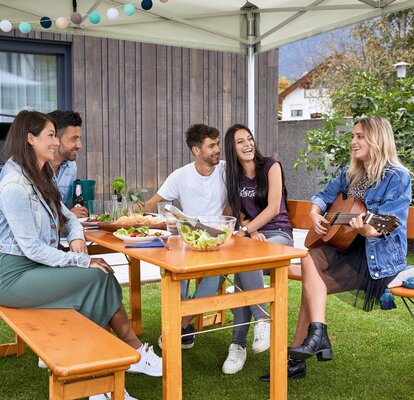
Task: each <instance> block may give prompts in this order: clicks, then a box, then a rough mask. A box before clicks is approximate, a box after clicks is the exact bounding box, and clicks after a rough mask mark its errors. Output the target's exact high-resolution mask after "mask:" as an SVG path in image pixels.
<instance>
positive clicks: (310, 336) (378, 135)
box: [289, 117, 411, 363]
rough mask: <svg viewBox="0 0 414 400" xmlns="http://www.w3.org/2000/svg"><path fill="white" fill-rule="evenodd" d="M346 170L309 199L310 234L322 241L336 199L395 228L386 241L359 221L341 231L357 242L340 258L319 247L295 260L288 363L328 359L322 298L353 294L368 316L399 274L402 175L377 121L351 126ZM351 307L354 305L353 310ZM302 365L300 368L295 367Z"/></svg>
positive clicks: (404, 200) (403, 244)
mask: <svg viewBox="0 0 414 400" xmlns="http://www.w3.org/2000/svg"><path fill="white" fill-rule="evenodd" d="M350 153H351V162H350V165H349V168H345V169H344V170H343V171H342V172H341V174H340V176H339V177H337V178H334V179H332V180H331V181H330V182H329V183H328V185H327V187H326V188H325V189H324V190H322V191H320V192H319V193H318V194H317V195H316V196H314V197H312V198H311V204H312V206H311V213H310V218H311V220H312V228H311V229H314V230H315V232H316V233H317V234H321V235H323V234H325V233H326V232H327V229H326V228H325V227H324V226H323V225H322V223H328V221H327V220H326V219H325V218H324V216H323V214H324V212H325V211H326V209H327V207H328V205H329V204H331V203H333V202H334V200H335V198H336V197H337V195H338V194H340V193H343V194H345V195H346V196H347V197H353V198H356V199H358V200H361V201H362V202H363V203H364V204H365V206H366V208H367V210H368V211H370V212H372V213H374V214H392V215H394V216H396V217H398V219H399V225H398V227H397V228H396V229H395V230H394V231H392V232H390V233H387V234H383V233H381V232H378V231H377V230H376V229H375V228H374V227H373V226H371V225H369V224H364V222H363V219H364V216H365V214H360V215H359V216H358V217H356V218H353V219H352V220H351V221H350V223H349V225H350V226H351V227H352V229H353V230H354V231H355V232H356V233H357V234H358V235H357V236H356V238H355V240H354V241H353V242H352V244H351V245H350V246H349V247H348V248H347V249H346V250H339V249H337V248H334V247H332V246H329V245H324V246H320V247H316V248H312V249H310V250H309V255H308V256H307V257H306V258H305V259H303V260H302V302H301V308H300V313H299V319H298V323H297V327H296V335H295V337H294V340H293V343H292V347H290V348H289V356H290V357H292V358H294V359H296V360H305V359H307V358H309V357H311V356H313V355H317V357H318V360H319V361H323V360H330V359H331V358H332V349H331V343H330V341H329V338H328V333H327V326H326V324H325V308H326V300H327V295H328V294H331V293H339V292H349V291H355V295H356V296H357V299H358V298H359V299H360V300H362V304H361V306H362V308H363V309H364V310H366V311H370V310H371V309H372V307H373V306H374V305H375V304H378V301H379V299H380V297H381V295H382V294H383V293H384V291H385V289H386V288H387V286H388V283H389V282H391V280H392V279H394V277H395V276H396V275H397V274H398V273H399V272H400V271H401V270H403V269H404V268H405V267H406V252H407V238H406V229H407V218H408V207H409V205H410V203H411V178H410V173H409V172H408V170H407V169H406V168H404V167H403V166H402V165H401V163H400V161H399V159H398V156H397V150H396V147H395V142H394V135H393V131H392V128H391V125H390V123H389V122H388V120H386V119H385V118H380V117H362V118H360V119H359V120H357V121H356V122H355V124H354V128H353V131H352V139H351V143H350ZM357 299H354V300H355V302H354V305H356V304H357V302H356V300H357ZM303 363H304V361H303Z"/></svg>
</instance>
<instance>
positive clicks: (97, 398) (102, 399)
mask: <svg viewBox="0 0 414 400" xmlns="http://www.w3.org/2000/svg"><path fill="white" fill-rule="evenodd" d="M89 400H111V393H103V394H96V395H94V396H89ZM124 400H138V399H137V398H136V397H132V396H130V395H129V393H128V392H127V391H126V390H125V395H124Z"/></svg>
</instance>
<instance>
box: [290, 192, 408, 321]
mask: <svg viewBox="0 0 414 400" xmlns="http://www.w3.org/2000/svg"><path fill="white" fill-rule="evenodd" d="M310 209H311V205H310V202H309V201H304V200H289V201H288V210H289V218H290V221H291V223H292V226H293V228H298V229H309V228H310V226H311V224H312V223H311V220H310V217H309V213H310ZM407 239H414V207H410V209H409V212H408V221H407ZM289 279H294V280H297V281H300V280H302V276H301V270H300V265H298V264H297V265H296V264H292V265H290V267H289ZM390 291H391V293H392V294H393V295H394V296H399V297H401V298H402V300H403V302H404V304H405V306H406V307H407V309H408V311H409V313H410V315H411V317H412V318H413V319H414V313H413V311H412V310H411V309H410V307H409V304H408V303H407V300H408V301H410V302H411V303H412V304H414V302H413V300H411V299H412V298H414V289H408V288H406V287H403V286H398V287H394V288H391V289H390Z"/></svg>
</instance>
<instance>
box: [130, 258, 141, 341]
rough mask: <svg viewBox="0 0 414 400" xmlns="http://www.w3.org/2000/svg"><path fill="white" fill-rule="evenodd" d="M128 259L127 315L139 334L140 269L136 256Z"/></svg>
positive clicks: (138, 334) (139, 334)
mask: <svg viewBox="0 0 414 400" xmlns="http://www.w3.org/2000/svg"><path fill="white" fill-rule="evenodd" d="M128 259H129V266H128V268H129V315H130V318H131V324H132V329H133V330H134V332H135V333H136V334H137V336H141V334H142V312H141V269H140V261H139V260H137V259H136V258H128Z"/></svg>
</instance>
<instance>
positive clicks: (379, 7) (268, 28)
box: [0, 0, 414, 53]
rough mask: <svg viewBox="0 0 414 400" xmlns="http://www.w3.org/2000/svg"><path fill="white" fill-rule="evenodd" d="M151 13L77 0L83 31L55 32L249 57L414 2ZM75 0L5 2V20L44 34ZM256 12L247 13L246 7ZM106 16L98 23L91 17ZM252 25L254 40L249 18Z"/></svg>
mask: <svg viewBox="0 0 414 400" xmlns="http://www.w3.org/2000/svg"><path fill="white" fill-rule="evenodd" d="M152 2H153V7H152V8H151V9H150V10H149V11H144V10H143V9H142V8H141V0H139V1H131V3H132V4H134V5H135V6H136V8H137V12H136V13H135V14H134V15H133V16H126V15H125V14H124V12H123V6H124V5H125V4H127V3H129V2H128V1H124V0H117V1H114V0H77V11H78V12H79V13H80V14H82V15H83V16H84V18H83V22H82V24H81V25H80V26H79V27H74V25H73V24H71V25H70V26H69V27H68V28H67V29H65V30H63V31H62V30H59V29H58V28H56V26H55V24H53V25H52V27H51V28H50V29H49V30H50V31H59V32H61V33H64V32H67V33H73V34H82V35H93V36H103V37H108V38H117V39H127V40H133V41H141V42H150V43H158V44H164V45H172V46H183V47H192V48H202V49H210V50H221V51H230V52H238V53H246V49H247V48H248V45H249V44H250V45H254V52H255V53H257V52H263V51H267V50H270V49H273V48H276V47H279V46H281V45H283V44H287V43H289V42H293V41H296V40H299V39H302V38H305V37H309V36H312V35H315V34H318V33H321V32H324V31H327V30H331V29H335V28H339V27H342V26H345V25H349V24H352V23H355V22H358V21H361V20H364V19H368V18H372V17H376V16H379V15H382V14H384V13H389V12H395V11H399V10H403V9H407V8H411V7H414V0H251V3H253V4H250V5H249V3H248V4H247V5H246V0H152ZM72 4H73V0H59V1H56V0H36V1H28V0H13V1H6V0H0V20H2V19H8V20H10V21H11V22H12V23H13V26H14V27H15V28H17V27H18V24H19V22H23V21H26V22H30V23H31V25H32V28H33V29H34V30H43V28H41V27H40V24H39V19H40V18H41V17H43V16H48V17H49V18H50V19H51V20H52V21H55V20H56V19H57V18H58V17H66V18H67V19H68V20H69V18H70V16H71V14H72V12H73V6H72ZM245 5H246V7H247V8H248V9H249V8H250V10H251V11H250V12H249V11H248V10H246V9H244V6H245ZM111 7H115V8H117V9H118V11H119V17H118V18H116V19H115V20H110V19H109V18H108V17H107V15H106V11H107V10H108V9H109V8H111ZM92 11H96V12H98V13H99V14H100V15H101V22H100V23H99V24H96V25H93V24H91V23H90V22H89V20H88V16H87V15H89V14H90V13H91V12H92ZM248 16H250V20H251V21H252V25H251V28H252V29H251V34H252V35H251V36H249V37H248V31H247V26H248V23H247V17H248Z"/></svg>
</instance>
